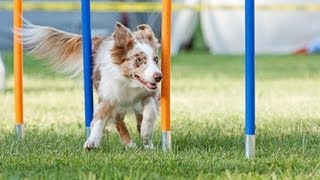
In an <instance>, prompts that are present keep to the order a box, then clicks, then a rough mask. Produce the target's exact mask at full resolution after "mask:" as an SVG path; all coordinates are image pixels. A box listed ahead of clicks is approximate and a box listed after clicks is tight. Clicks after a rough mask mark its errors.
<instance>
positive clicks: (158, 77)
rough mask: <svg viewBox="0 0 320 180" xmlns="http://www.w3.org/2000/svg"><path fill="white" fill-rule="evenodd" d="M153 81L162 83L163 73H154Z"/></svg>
mask: <svg viewBox="0 0 320 180" xmlns="http://www.w3.org/2000/svg"><path fill="white" fill-rule="evenodd" d="M153 79H154V80H155V81H156V82H160V81H161V80H162V74H161V73H154V74H153Z"/></svg>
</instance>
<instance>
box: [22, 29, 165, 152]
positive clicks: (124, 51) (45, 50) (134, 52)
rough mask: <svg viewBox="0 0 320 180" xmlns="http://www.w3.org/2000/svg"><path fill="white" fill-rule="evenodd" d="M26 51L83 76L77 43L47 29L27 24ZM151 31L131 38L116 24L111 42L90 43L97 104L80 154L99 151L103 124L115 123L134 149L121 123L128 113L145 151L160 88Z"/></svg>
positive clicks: (72, 37) (149, 144)
mask: <svg viewBox="0 0 320 180" xmlns="http://www.w3.org/2000/svg"><path fill="white" fill-rule="evenodd" d="M21 33H22V36H23V44H24V47H25V50H26V51H27V52H29V53H31V54H33V55H35V56H37V57H39V58H42V59H47V60H48V62H49V64H50V65H51V66H52V67H54V68H56V70H58V71H62V72H64V73H67V74H69V75H72V76H77V75H81V74H82V70H83V66H82V37H81V36H80V35H76V34H71V33H67V32H63V31H59V30H56V29H53V28H50V27H44V26H35V25H32V24H27V25H26V26H25V27H24V28H23V29H22V30H21ZM159 47H160V44H159V43H158V39H157V38H156V37H155V35H154V33H153V31H152V29H151V28H150V27H149V26H148V25H145V24H142V25H139V26H138V27H137V29H136V31H134V32H131V31H130V30H129V29H127V28H126V27H125V26H123V25H122V24H120V23H116V25H115V29H114V32H113V34H112V35H111V36H110V37H94V38H93V39H92V51H93V54H92V63H93V75H92V79H93V85H94V88H95V89H96V90H97V94H98V98H99V99H98V104H97V105H96V106H95V109H94V115H93V116H94V117H93V120H92V123H91V134H90V136H89V138H88V139H87V141H86V142H85V144H84V148H86V149H92V148H96V147H98V146H99V143H100V140H101V138H102V135H103V131H104V128H105V126H106V124H107V123H110V122H112V123H114V124H115V126H116V129H117V130H118V132H119V135H120V137H121V139H122V141H123V143H124V144H125V145H126V146H127V147H136V144H135V143H134V142H133V140H132V139H131V137H130V135H129V132H128V130H127V128H126V125H125V123H124V121H123V120H124V117H125V115H126V113H127V111H128V110H130V109H132V110H133V112H134V113H135V116H136V121H137V129H138V132H139V133H140V135H141V138H142V142H143V144H144V147H145V148H153V147H154V146H153V144H152V141H151V138H152V134H153V130H154V124H155V120H156V118H157V108H158V96H159V88H160V87H159V86H160V85H159V84H160V81H161V79H162V74H161V71H160V69H159V58H158V48H159Z"/></svg>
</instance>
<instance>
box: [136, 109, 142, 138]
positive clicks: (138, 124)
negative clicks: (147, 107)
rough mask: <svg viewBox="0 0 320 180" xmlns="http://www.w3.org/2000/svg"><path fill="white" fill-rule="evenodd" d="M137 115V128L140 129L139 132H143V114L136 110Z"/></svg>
mask: <svg viewBox="0 0 320 180" xmlns="http://www.w3.org/2000/svg"><path fill="white" fill-rule="evenodd" d="M135 116H136V121H137V130H138V132H139V134H140V132H141V123H142V118H143V116H142V114H139V113H136V112H135Z"/></svg>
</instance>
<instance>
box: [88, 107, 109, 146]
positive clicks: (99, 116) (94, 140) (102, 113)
mask: <svg viewBox="0 0 320 180" xmlns="http://www.w3.org/2000/svg"><path fill="white" fill-rule="evenodd" d="M111 118H112V108H111V107H110V105H108V103H105V102H100V103H99V104H98V105H97V106H96V108H95V110H94V114H93V120H92V122H91V133H90V136H89V138H88V139H87V141H86V142H85V143H84V148H85V149H87V150H91V149H94V148H97V147H98V146H99V144H100V141H101V138H102V135H103V131H104V128H105V126H106V123H107V121H109V120H110V119H111Z"/></svg>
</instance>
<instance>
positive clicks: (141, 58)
mask: <svg viewBox="0 0 320 180" xmlns="http://www.w3.org/2000/svg"><path fill="white" fill-rule="evenodd" d="M143 64H147V57H146V55H145V54H144V53H143V52H140V51H134V50H133V51H131V52H130V54H129V55H127V56H126V61H124V62H123V63H122V64H120V68H121V70H122V73H123V75H124V76H131V75H132V71H133V70H139V69H140V70H141V71H143V70H144V68H141V66H142V65H143Z"/></svg>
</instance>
